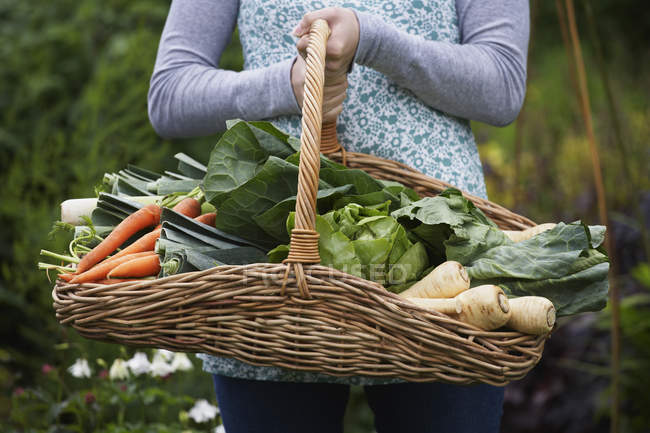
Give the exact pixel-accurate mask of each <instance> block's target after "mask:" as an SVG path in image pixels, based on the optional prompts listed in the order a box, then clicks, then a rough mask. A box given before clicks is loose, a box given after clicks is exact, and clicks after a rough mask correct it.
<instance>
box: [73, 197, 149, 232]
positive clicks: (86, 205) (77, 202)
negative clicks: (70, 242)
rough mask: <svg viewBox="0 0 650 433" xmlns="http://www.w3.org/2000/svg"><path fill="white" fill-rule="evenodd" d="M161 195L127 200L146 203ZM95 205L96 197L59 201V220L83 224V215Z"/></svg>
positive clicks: (87, 213) (88, 213) (90, 211)
mask: <svg viewBox="0 0 650 433" xmlns="http://www.w3.org/2000/svg"><path fill="white" fill-rule="evenodd" d="M160 199H161V197H160V196H157V195H146V196H135V197H129V200H132V201H136V202H138V203H141V204H144V205H147V204H154V203H156V202H157V201H158V200H160ZM96 207H97V199H96V198H74V199H70V200H66V201H64V202H63V203H61V221H62V222H64V223H68V224H72V225H75V226H78V225H84V224H85V221H84V220H83V219H82V218H81V217H83V216H90V214H92V213H93V210H94V209H95V208H96Z"/></svg>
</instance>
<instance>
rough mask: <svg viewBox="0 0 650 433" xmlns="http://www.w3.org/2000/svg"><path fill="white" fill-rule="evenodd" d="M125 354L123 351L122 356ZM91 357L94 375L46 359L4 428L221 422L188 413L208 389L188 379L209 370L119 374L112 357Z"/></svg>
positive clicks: (187, 426) (209, 425)
mask: <svg viewBox="0 0 650 433" xmlns="http://www.w3.org/2000/svg"><path fill="white" fill-rule="evenodd" d="M125 355H126V352H124V351H122V353H121V355H120V356H125ZM106 359H108V360H109V361H108V362H107V361H106ZM89 361H90V363H89V366H90V369H91V372H90V375H89V377H75V376H73V375H72V374H71V373H70V372H69V371H67V370H66V368H65V367H66V366H67V365H66V364H63V365H61V366H52V365H50V364H44V365H43V366H42V368H41V371H40V372H39V373H37V376H36V378H35V381H34V382H35V383H34V384H33V385H32V386H30V387H27V388H22V387H19V388H15V389H14V390H13V395H12V397H11V400H10V401H8V402H7V403H8V407H9V408H10V415H9V416H8V417H7V420H6V421H5V422H2V421H0V427H2V431H3V432H19V431H30V432H51V431H61V432H106V433H109V432H140V431H141V432H147V433H149V432H159V433H164V432H170V433H171V432H174V433H176V432H179V431H181V430H183V431H193V432H196V431H203V432H205V431H212V430H213V429H214V427H215V426H216V425H217V424H219V423H220V420H219V417H218V416H217V417H215V418H213V419H211V420H207V421H203V422H200V423H199V422H197V420H196V419H195V417H192V416H191V415H192V412H189V413H188V411H190V410H191V408H192V407H193V406H194V405H195V403H196V401H197V400H198V399H201V398H202V396H201V395H197V392H205V390H204V389H201V387H199V388H197V387H196V386H194V387H193V388H189V389H188V388H187V387H186V386H184V382H185V381H187V380H188V379H194V378H193V376H196V375H197V374H200V375H203V374H204V373H201V372H197V371H196V367H194V368H193V369H192V370H190V371H175V372H172V373H169V374H167V375H165V376H163V377H154V376H153V375H151V374H148V373H143V374H140V375H137V376H135V375H134V374H133V370H130V371H131V373H130V374H128V377H121V378H117V377H111V375H110V373H109V370H108V368H109V367H111V364H112V363H113V359H112V358H105V359H104V358H96V359H90V360H89ZM167 364H170V362H169V361H167ZM125 368H126V367H125ZM194 380H196V379H194ZM208 399H210V400H213V399H212V398H208ZM26 429H29V430H26Z"/></svg>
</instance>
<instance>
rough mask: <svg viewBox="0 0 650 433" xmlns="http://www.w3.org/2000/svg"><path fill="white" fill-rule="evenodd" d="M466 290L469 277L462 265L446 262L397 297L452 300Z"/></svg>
mask: <svg viewBox="0 0 650 433" xmlns="http://www.w3.org/2000/svg"><path fill="white" fill-rule="evenodd" d="M467 289H469V276H468V275H467V271H466V270H465V268H464V267H463V265H461V264H460V263H458V262H454V261H448V262H444V263H442V264H440V265H438V266H436V267H435V268H434V269H433V270H432V271H431V272H429V274H428V275H427V276H425V277H424V278H422V279H421V280H420V281H418V282H417V283H415V284H413V285H412V286H411V287H409V288H408V289H406V290H404V291H403V292H402V293H400V294H399V295H400V296H402V297H405V298H453V297H454V296H456V295H458V294H459V293H461V292H463V291H465V290H467Z"/></svg>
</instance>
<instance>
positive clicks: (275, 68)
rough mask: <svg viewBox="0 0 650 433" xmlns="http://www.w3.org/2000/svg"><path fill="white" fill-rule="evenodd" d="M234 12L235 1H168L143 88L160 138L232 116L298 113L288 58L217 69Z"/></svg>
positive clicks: (197, 131) (203, 130) (208, 128)
mask: <svg viewBox="0 0 650 433" xmlns="http://www.w3.org/2000/svg"><path fill="white" fill-rule="evenodd" d="M237 13H238V1H237V0H174V1H173V2H172V4H171V8H170V10H169V15H168V16H167V21H166V23H165V28H164V30H163V33H162V37H161V40H160V46H159V47H158V56H157V58H156V64H155V67H154V71H153V75H152V77H151V83H150V86H149V95H148V104H149V119H150V121H151V124H152V125H153V127H154V129H155V130H156V132H157V133H158V134H160V135H161V136H164V137H190V136H198V135H208V134H213V133H216V132H219V131H221V130H224V129H225V121H226V120H228V119H233V118H241V119H247V120H259V119H264V118H267V117H274V116H279V115H282V114H298V113H300V108H299V107H298V104H297V102H296V98H295V96H294V93H293V89H292V87H291V80H290V75H291V66H292V64H293V61H294V59H290V60H287V61H284V62H280V63H277V64H274V65H271V66H269V67H267V68H262V69H256V70H251V71H243V72H234V71H228V70H224V69H219V66H218V64H219V58H220V57H221V53H222V52H223V50H224V48H225V47H226V45H227V44H228V42H229V41H230V37H231V35H232V32H233V30H234V28H235V24H236V21H237Z"/></svg>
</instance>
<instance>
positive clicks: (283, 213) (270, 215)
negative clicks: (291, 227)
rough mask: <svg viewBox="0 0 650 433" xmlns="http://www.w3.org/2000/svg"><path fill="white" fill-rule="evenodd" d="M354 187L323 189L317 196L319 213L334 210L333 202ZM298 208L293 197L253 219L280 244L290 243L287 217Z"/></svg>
mask: <svg viewBox="0 0 650 433" xmlns="http://www.w3.org/2000/svg"><path fill="white" fill-rule="evenodd" d="M351 189H352V185H344V186H340V187H337V188H326V189H321V190H319V191H318V192H317V194H316V205H317V207H318V212H319V213H325V212H327V211H329V210H330V209H331V208H332V202H333V201H334V200H336V199H338V198H339V197H342V196H343V195H345V194H346V193H347V192H348V191H350V190H351ZM295 208H296V196H295V195H294V196H291V197H289V198H286V199H284V200H282V201H281V202H279V203H277V204H276V205H275V206H273V207H272V208H271V209H269V210H267V211H266V212H263V213H261V214H259V215H256V216H254V217H253V220H254V221H255V223H256V224H257V225H258V226H259V227H260V228H262V230H264V231H265V232H266V233H268V234H269V235H271V236H272V237H273V238H274V239H276V240H278V241H280V242H289V235H288V232H287V229H286V223H285V221H286V220H287V217H288V216H289V213H290V212H291V211H293V210H295Z"/></svg>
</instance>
